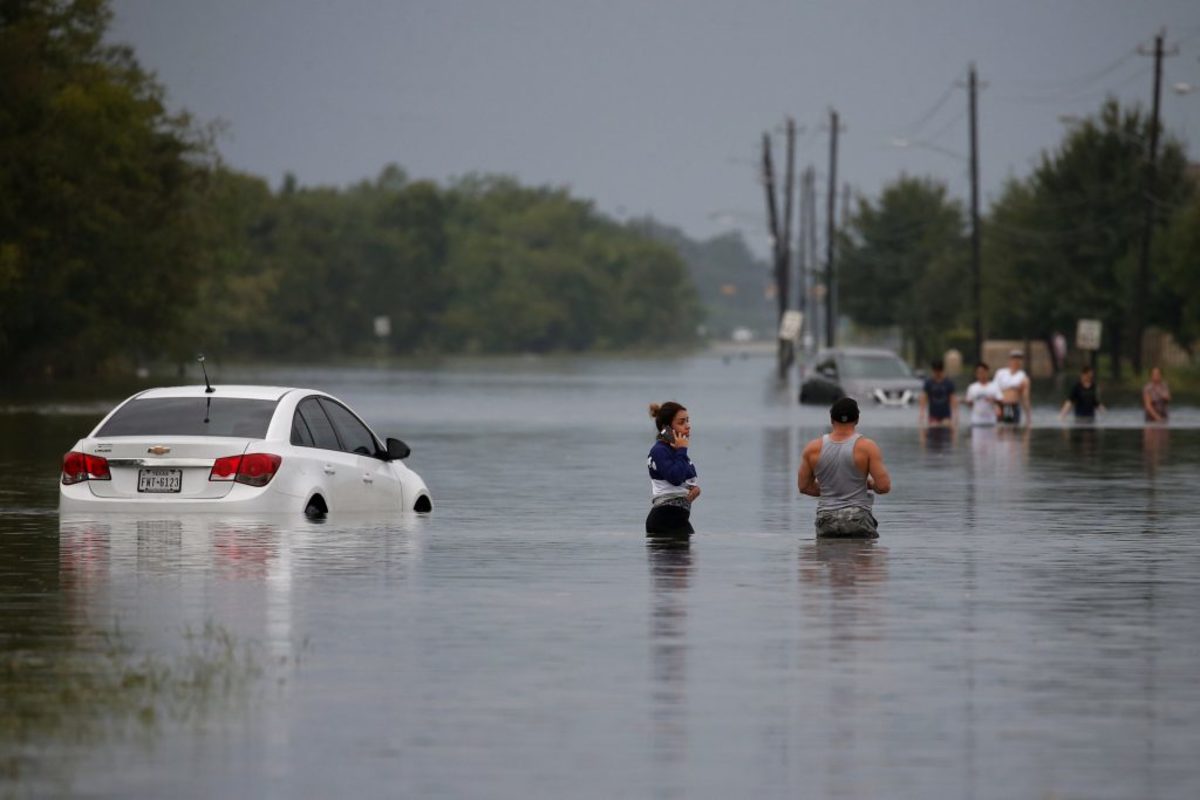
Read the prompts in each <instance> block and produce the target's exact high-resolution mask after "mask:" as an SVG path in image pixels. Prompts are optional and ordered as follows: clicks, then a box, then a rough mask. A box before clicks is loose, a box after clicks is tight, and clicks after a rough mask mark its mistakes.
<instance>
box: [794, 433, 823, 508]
mask: <svg viewBox="0 0 1200 800" xmlns="http://www.w3.org/2000/svg"><path fill="white" fill-rule="evenodd" d="M816 452H817V451H816V450H815V449H814V447H813V443H811V442H810V443H809V444H808V446H807V447H805V448H804V452H803V453H801V454H800V471H799V472H798V473H796V488H798V489H799V490H800V494H806V495H808V496H809V497H820V496H821V487H820V485H819V484H818V483H817V474H816V472H814V471H813V466H812V463H811V461H813V460H815V458H814V455H815V454H816Z"/></svg>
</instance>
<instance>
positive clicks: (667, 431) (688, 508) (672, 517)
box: [646, 401, 700, 536]
mask: <svg viewBox="0 0 1200 800" xmlns="http://www.w3.org/2000/svg"><path fill="white" fill-rule="evenodd" d="M650 416H651V417H653V419H654V429H655V430H656V431H658V436H657V437H656V438H655V441H654V446H653V447H651V448H650V455H649V456H648V457H647V458H646V466H647V467H648V468H649V470H650V515H649V516H648V517H646V535H647V536H690V535H691V534H692V533H694V530H693V529H692V523H691V522H690V521H689V518H690V517H691V515H692V502H693V501H695V499H696V498H697V497H699V496H700V487H699V486H698V485H697V481H696V467H695V465H693V464H692V460H691V459H690V458H688V440H689V439H690V437H691V434H692V423H691V419H690V418H689V417H688V411H687V409H686V408H684V407H683V406H681V405H679V403H676V402H674V401H671V402H667V403H662V404H661V405H660V404H658V403H652V404H651V405H650Z"/></svg>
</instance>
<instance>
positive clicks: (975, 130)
mask: <svg viewBox="0 0 1200 800" xmlns="http://www.w3.org/2000/svg"><path fill="white" fill-rule="evenodd" d="M967 92H968V94H969V96H970V101H969V108H970V115H971V123H970V128H971V134H970V135H971V300H972V303H973V304H974V306H975V363H976V364H978V363H979V362H981V361H983V279H982V272H983V269H982V265H981V263H980V262H981V258H980V246H979V104H978V102H977V101H976V96H977V95H978V93H979V86H978V83H977V81H976V80H975V65H974V64H971V68H970V72H969V75H968V77H967Z"/></svg>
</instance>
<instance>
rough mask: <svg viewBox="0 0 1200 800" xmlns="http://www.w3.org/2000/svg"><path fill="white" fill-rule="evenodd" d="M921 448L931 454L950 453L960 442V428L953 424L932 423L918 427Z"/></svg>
mask: <svg viewBox="0 0 1200 800" xmlns="http://www.w3.org/2000/svg"><path fill="white" fill-rule="evenodd" d="M917 439H918V441H919V442H920V445H921V450H922V451H923V452H925V453H928V454H931V455H942V454H945V453H948V452H949V451H950V450H952V449H953V448H954V445H955V444H957V443H958V428H957V427H955V426H953V425H930V426H921V427H919V428H917Z"/></svg>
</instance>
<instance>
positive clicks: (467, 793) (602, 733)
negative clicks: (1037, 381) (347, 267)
mask: <svg viewBox="0 0 1200 800" xmlns="http://www.w3.org/2000/svg"><path fill="white" fill-rule="evenodd" d="M770 371H771V363H770V362H769V361H767V360H765V359H756V358H750V359H734V360H731V361H723V360H721V359H720V358H716V357H711V356H703V357H695V358H689V359H683V360H679V361H651V360H643V361H632V362H631V361H617V360H578V361H553V360H513V361H504V362H479V363H471V362H455V363H453V364H448V365H445V366H443V367H441V368H436V369H434V368H431V369H410V370H366V369H363V370H354V369H280V368H272V369H262V370H242V371H240V372H234V371H232V370H227V371H226V373H225V374H223V375H222V378H223V379H225V380H229V381H233V380H236V381H242V382H263V383H283V384H298V385H308V386H316V387H319V388H322V389H326V390H328V391H330V392H333V393H334V394H336V395H338V396H340V397H342V398H343V399H345V400H347V401H348V402H349V403H350V404H351V405H352V406H354V407H355V408H357V409H358V410H359V411H360V412H361V413H362V414H363V415H364V416H365V417H366V418H367V420H368V421H369V422H370V423H371V424H372V425H373V427H375V429H376V431H377V432H379V433H381V434H384V435H396V436H399V437H401V438H403V439H405V440H406V441H407V442H408V443H409V444H410V445H411V446H412V448H413V455H412V456H411V458H410V460H409V462H408V463H409V464H410V465H411V466H412V467H414V468H415V469H416V470H418V471H419V472H420V473H421V474H422V475H423V477H424V478H425V480H426V481H427V483H428V484H429V486H430V488H431V490H432V492H433V495H434V502H435V510H434V513H433V514H432V515H430V516H428V517H420V516H415V515H408V516H396V517H369V518H364V517H355V516H333V517H331V518H329V519H328V520H326V521H324V522H309V521H306V520H304V519H303V518H301V516H300V515H299V514H298V513H297V515H296V516H295V517H290V516H289V517H264V518H248V519H222V518H215V517H208V516H193V517H176V518H145V519H140V518H120V517H112V518H105V517H96V518H88V517H80V518H68V517H65V516H64V517H61V518H60V516H59V514H58V512H57V507H56V503H57V494H56V493H57V486H56V476H57V469H58V459H59V458H60V457H61V454H62V453H63V452H64V451H65V450H67V449H68V448H69V447H70V445H71V444H72V443H73V442H74V440H75V439H76V438H78V437H79V436H81V435H83V434H84V433H85V432H86V431H87V430H88V429H89V428H90V427H91V425H92V424H94V422H95V420H96V419H97V418H98V417H99V415H100V414H101V413H103V412H104V411H105V410H107V408H108V405H109V401H110V400H117V399H120V398H119V397H113V398H104V400H103V401H101V402H91V401H87V402H79V401H75V400H73V401H70V402H53V401H45V402H41V401H39V402H24V401H23V402H21V403H16V404H9V405H8V406H7V407H4V408H3V409H2V410H0V471H2V474H3V475H4V481H3V483H2V484H0V794H10V795H13V796H17V797H23V796H47V795H49V796H54V795H70V796H81V797H121V798H140V797H146V798H152V797H155V798H156V797H164V796H171V797H185V798H186V797H214V796H228V797H278V798H307V797H312V798H323V797H331V796H337V795H348V796H356V797H358V796H361V797H383V796H387V797H419V798H476V797H489V798H522V799H524V798H531V797H571V798H606V799H607V798H616V797H630V798H642V797H647V798H676V797H679V798H730V797H814V798H820V797H828V798H863V797H912V798H929V797H956V798H1013V797H1031V798H1034V797H1036V798H1050V797H1053V798H1182V797H1188V798H1190V797H1197V796H1200V761H1198V759H1197V754H1200V680H1197V676H1198V675H1200V532H1198V527H1200V526H1197V523H1196V513H1195V510H1196V505H1197V501H1196V484H1197V479H1198V478H1200V412H1197V411H1196V410H1190V409H1179V410H1177V411H1176V412H1175V413H1174V419H1173V420H1172V424H1171V426H1170V427H1168V428H1149V429H1148V428H1145V427H1144V426H1143V425H1142V423H1141V421H1140V415H1139V414H1138V413H1137V412H1136V411H1134V410H1133V409H1128V410H1116V411H1114V412H1112V413H1110V414H1109V416H1108V417H1106V418H1105V419H1104V420H1103V421H1102V422H1101V423H1100V425H1098V426H1096V427H1086V428H1075V427H1071V426H1064V425H1062V424H1060V423H1059V422H1058V421H1057V419H1056V417H1055V411H1056V410H1057V409H1053V408H1051V407H1050V406H1049V405H1047V406H1045V407H1038V408H1035V415H1034V416H1035V424H1034V427H1033V428H1032V429H1031V430H1028V431H1025V432H1019V431H999V432H997V431H983V432H971V431H970V430H963V431H960V432H959V433H958V434H957V435H954V436H950V435H944V434H945V432H936V433H933V434H929V435H926V436H924V437H923V436H922V435H921V434H920V432H919V431H918V430H917V428H916V426H915V416H916V412H915V410H909V411H879V410H874V409H871V408H867V409H865V410H864V415H863V421H862V425H861V429H862V430H863V432H864V433H866V434H867V435H869V436H871V437H873V438H875V439H876V440H877V441H878V442H879V443H880V445H881V446H882V448H883V451H884V454H885V457H886V461H887V463H888V466H889V468H890V470H891V472H892V475H893V481H894V490H893V492H892V494H890V495H888V496H885V497H882V498H880V499H879V500H878V502H877V505H876V516H877V517H878V518H879V521H880V530H881V538H880V539H879V540H878V541H875V542H866V543H856V542H817V541H816V540H815V539H814V537H813V534H812V517H813V504H814V502H815V501H813V500H812V499H811V498H801V497H800V496H798V494H797V492H796V489H795V471H796V468H797V466H798V458H799V452H800V449H801V448H802V447H803V445H804V443H805V442H806V441H807V440H808V439H810V438H811V437H814V436H816V435H818V434H820V433H821V432H822V431H823V430H824V421H825V418H826V417H825V413H824V412H823V410H821V409H815V408H801V407H799V406H796V405H795V404H793V403H791V402H789V395H791V396H792V397H794V394H791V392H790V391H789V392H786V393H782V394H781V393H780V392H778V391H777V390H776V389H775V388H774V387H773V386H772V384H771V382H770V381H769V377H768V376H769V373H770ZM667 399H678V400H680V401H682V402H683V403H684V404H685V405H687V406H688V408H689V411H690V412H691V417H692V421H693V425H694V436H693V442H692V447H691V452H692V455H693V459H694V461H695V462H696V464H697V467H698V470H699V474H700V482H701V486H702V487H703V495H702V497H701V498H700V499H699V501H698V502H697V504H696V506H695V509H694V513H693V522H694V524H695V526H696V529H697V531H698V533H697V535H696V536H695V537H694V538H693V540H692V542H691V545H690V547H687V548H684V549H679V548H659V547H654V546H651V545H648V544H647V542H646V541H645V538H644V536H643V534H642V524H643V520H644V515H645V512H646V510H647V507H648V479H647V477H646V471H645V455H646V451H647V450H648V449H649V446H650V444H651V441H652V436H653V433H654V431H653V427H652V424H651V422H650V420H649V417H648V415H647V413H646V405H647V404H648V403H649V402H651V401H662V400H667Z"/></svg>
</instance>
